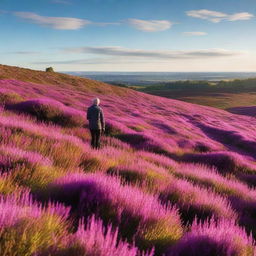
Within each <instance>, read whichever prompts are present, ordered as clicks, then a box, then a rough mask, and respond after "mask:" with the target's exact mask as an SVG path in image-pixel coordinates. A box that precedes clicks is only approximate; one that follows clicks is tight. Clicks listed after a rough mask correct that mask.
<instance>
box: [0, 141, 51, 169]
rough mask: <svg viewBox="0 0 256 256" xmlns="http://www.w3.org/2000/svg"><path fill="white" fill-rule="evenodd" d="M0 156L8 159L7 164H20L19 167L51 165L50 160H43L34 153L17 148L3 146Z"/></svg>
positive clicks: (0, 148) (43, 158)
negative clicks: (22, 165) (23, 165)
mask: <svg viewBox="0 0 256 256" xmlns="http://www.w3.org/2000/svg"><path fill="white" fill-rule="evenodd" d="M0 154H2V155H4V156H6V158H9V162H16V163H17V164H20V165H21V164H29V165H31V166H35V165H42V166H50V165H52V162H51V160H50V159H48V158H45V157H43V156H42V155H40V154H38V153H36V152H31V151H30V152H29V151H23V150H21V149H19V148H13V147H9V146H8V145H3V146H1V147H0ZM10 164H11V163H10Z"/></svg>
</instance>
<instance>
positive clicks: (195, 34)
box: [183, 31, 207, 36]
mask: <svg viewBox="0 0 256 256" xmlns="http://www.w3.org/2000/svg"><path fill="white" fill-rule="evenodd" d="M183 34H184V35H186V36H205V35H207V33H206V32H201V31H191V32H184V33H183Z"/></svg>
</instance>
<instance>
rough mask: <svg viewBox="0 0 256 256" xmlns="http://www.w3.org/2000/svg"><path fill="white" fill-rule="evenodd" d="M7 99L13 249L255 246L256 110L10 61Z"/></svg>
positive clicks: (8, 225) (126, 251)
mask: <svg viewBox="0 0 256 256" xmlns="http://www.w3.org/2000/svg"><path fill="white" fill-rule="evenodd" d="M94 97H99V98H100V99H101V106H102V108H103V110H104V114H105V118H106V133H105V134H104V135H103V136H102V148H101V149H100V150H95V149H92V148H91V147H90V133H89V130H88V122H87V120H86V110H87V107H88V106H90V104H91V101H92V99H93V98H94ZM0 105H1V109H0V139H1V145H0V251H1V250H2V251H4V252H6V253H5V254H4V255H3V256H5V255H6V256H7V255H31V256H34V255H39V256H45V255H56V256H65V255H68V256H77V255H99V256H106V255H109V256H111V255H113V256H114V255H123V256H142V255H144V256H160V255H165V256H173V255H178V256H179V255H180V256H191V255H192V256H196V255H214V256H224V255H228V253H230V252H232V255H237V256H244V255H245V254H244V252H246V255H248V256H253V255H254V253H255V246H254V239H255V238H256V220H255V212H256V199H255V198H256V189H255V186H256V155H255V152H256V141H255V138H256V119H255V118H254V117H251V116H246V115H236V114H232V113H229V112H227V111H224V110H220V109H216V108H212V107H206V106H200V105H196V104H191V103H186V102H183V101H179V100H172V99H167V98H163V97H158V96H154V95H149V94H146V93H142V92H138V91H135V90H131V89H128V88H121V87H118V86H112V85H109V84H105V83H101V82H97V81H93V80H90V79H86V78H79V77H75V76H69V75H64V74H61V73H51V72H42V71H34V70H29V69H22V68H17V67H9V66H3V65H1V66H0ZM251 111H252V110H251ZM42 205H43V206H42ZM207 220H208V221H207ZM250 232H251V233H252V237H251V236H250V235H249V233H250ZM216 234H217V235H216ZM205 248H207V250H206V252H207V253H208V252H210V254H209V253H208V254H205ZM142 252H144V253H142ZM0 254H1V253H0ZM1 255H2V254H1Z"/></svg>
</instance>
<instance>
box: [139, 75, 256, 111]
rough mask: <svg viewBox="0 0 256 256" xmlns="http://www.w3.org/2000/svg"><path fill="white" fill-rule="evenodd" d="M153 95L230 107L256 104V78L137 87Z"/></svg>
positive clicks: (218, 106) (224, 107) (179, 82)
mask: <svg viewBox="0 0 256 256" xmlns="http://www.w3.org/2000/svg"><path fill="white" fill-rule="evenodd" d="M137 89H139V90H140V91H143V92H146V93H150V94H152V95H158V96H163V97H166V98H171V99H178V100H183V101H186V102H191V103H196V104H201V105H206V106H211V107H216V108H221V109H229V108H234V107H240V106H250V105H256V78H250V79H242V80H239V79H235V80H231V81H220V82H208V81H178V82H170V83H162V84H156V85H151V86H147V87H144V88H142V89H140V88H137Z"/></svg>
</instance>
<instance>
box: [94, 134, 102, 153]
mask: <svg viewBox="0 0 256 256" xmlns="http://www.w3.org/2000/svg"><path fill="white" fill-rule="evenodd" d="M100 135H101V130H96V132H95V147H96V148H97V149H99V148H100Z"/></svg>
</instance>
